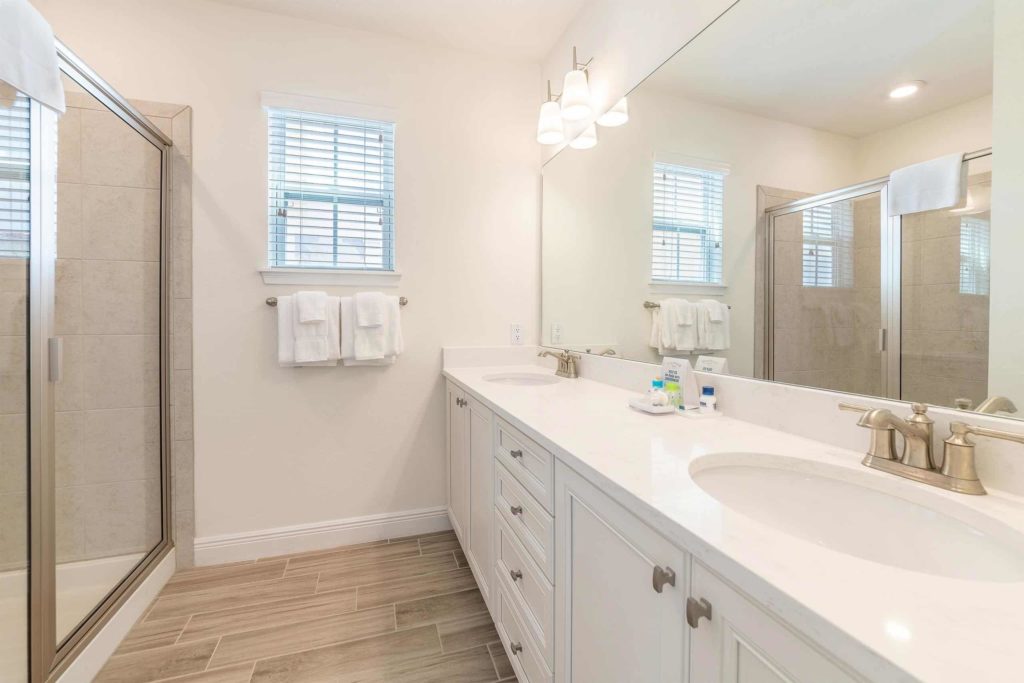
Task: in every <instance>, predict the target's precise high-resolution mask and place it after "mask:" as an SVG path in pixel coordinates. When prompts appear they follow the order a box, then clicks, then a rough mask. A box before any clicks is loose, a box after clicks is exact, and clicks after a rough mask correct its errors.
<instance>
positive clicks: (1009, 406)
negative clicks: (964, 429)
mask: <svg viewBox="0 0 1024 683" xmlns="http://www.w3.org/2000/svg"><path fill="white" fill-rule="evenodd" d="M974 410H975V411H976V412H979V413H988V414H990V415H994V414H995V413H1000V412H1001V413H1016V412H1017V406H1015V405H1014V404H1013V401H1011V400H1010V399H1008V398H1007V397H1005V396H992V397H991V398H987V399H985V400H984V401H982V402H981V403H979V404H978V407H977V408H975V409H974Z"/></svg>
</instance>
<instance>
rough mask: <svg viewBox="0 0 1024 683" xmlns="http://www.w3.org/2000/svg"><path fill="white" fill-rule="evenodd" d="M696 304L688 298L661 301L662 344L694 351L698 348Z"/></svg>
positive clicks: (667, 346)
mask: <svg viewBox="0 0 1024 683" xmlns="http://www.w3.org/2000/svg"><path fill="white" fill-rule="evenodd" d="M696 309H697V307H696V305H694V304H691V303H690V302H689V301H687V300H686V299H664V300H663V301H662V302H661V345H662V347H663V348H665V349H673V350H676V351H693V350H694V349H696V348H697V345H698V342H699V337H698V332H697V325H696V324H695V323H696V322H697V314H696Z"/></svg>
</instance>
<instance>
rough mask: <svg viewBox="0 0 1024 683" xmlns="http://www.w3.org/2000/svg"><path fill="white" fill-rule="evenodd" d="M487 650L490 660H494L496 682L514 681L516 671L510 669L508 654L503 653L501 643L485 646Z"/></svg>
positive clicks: (503, 648) (503, 649) (510, 663)
mask: <svg viewBox="0 0 1024 683" xmlns="http://www.w3.org/2000/svg"><path fill="white" fill-rule="evenodd" d="M487 649H488V650H490V651H491V659H493V660H494V668H495V669H496V670H497V672H498V680H501V681H504V680H506V679H511V680H515V678H516V670H515V669H513V668H512V662H510V661H509V659H508V654H507V653H506V652H505V647H504V646H503V645H502V644H501V642H497V643H491V644H489V645H488V646H487Z"/></svg>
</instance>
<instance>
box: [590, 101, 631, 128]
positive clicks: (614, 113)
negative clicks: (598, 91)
mask: <svg viewBox="0 0 1024 683" xmlns="http://www.w3.org/2000/svg"><path fill="white" fill-rule="evenodd" d="M627 121H629V104H628V103H627V102H626V98H625V97H623V98H622V99H621V100H619V101H618V102H616V103H615V106H614V107H612V108H611V109H609V110H608V111H606V112H605V113H603V114H601V115H600V116H598V117H597V123H598V125H600V126H605V127H606V128H614V127H615V126H621V125H622V124H624V123H626V122H627Z"/></svg>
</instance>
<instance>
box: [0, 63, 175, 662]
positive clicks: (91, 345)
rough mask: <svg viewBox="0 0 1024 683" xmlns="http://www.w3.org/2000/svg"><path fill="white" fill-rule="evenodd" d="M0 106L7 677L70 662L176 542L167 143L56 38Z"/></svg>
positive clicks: (1, 638) (0, 573) (0, 556)
mask: <svg viewBox="0 0 1024 683" xmlns="http://www.w3.org/2000/svg"><path fill="white" fill-rule="evenodd" d="M58 54H59V58H60V68H61V71H62V77H63V82H64V88H65V94H66V98H67V105H68V106H67V111H66V113H65V114H63V115H61V116H58V115H57V114H55V113H54V112H52V111H51V110H49V109H47V108H45V107H43V106H42V105H40V104H38V103H36V102H34V101H31V100H29V99H27V98H25V97H24V96H22V95H19V96H18V98H17V100H16V101H15V102H14V103H13V106H6V104H4V103H0V303H2V306H3V329H2V330H0V363H2V367H0V680H3V681H29V680H31V681H33V682H35V681H44V680H47V679H48V678H50V677H52V676H54V675H55V674H57V673H58V672H60V671H61V670H62V669H63V668H64V667H66V666H67V665H68V663H69V662H70V661H72V660H73V658H74V656H75V655H76V654H77V653H78V652H79V651H80V650H81V649H82V648H84V646H85V645H86V644H87V643H88V642H89V640H90V639H91V637H92V636H93V635H94V634H95V633H96V632H97V631H98V629H99V628H100V627H102V625H103V624H104V623H105V621H106V620H107V619H108V618H109V617H110V615H112V614H113V612H114V611H115V610H116V609H117V607H119V606H120V604H121V603H122V602H123V601H124V600H125V599H127V597H128V596H129V595H130V594H131V592H132V590H133V589H134V588H135V587H136V586H137V585H138V584H139V583H140V582H141V581H142V579H143V578H145V576H146V575H147V574H148V572H149V571H150V570H151V569H152V567H154V566H155V564H156V563H157V562H158V561H159V560H160V559H162V558H163V556H164V555H165V554H166V553H167V552H169V550H170V547H171V534H170V523H169V520H170V514H169V512H170V508H169V506H170V488H169V472H168V453H169V450H168V410H167V408H168V383H167V376H168V373H167V368H168V353H169V350H168V343H167V336H168V317H167V313H168V306H167V300H168V286H167V281H168V267H167V252H168V249H167V222H168V220H167V217H168V210H169V206H168V190H169V187H168V182H169V180H168V179H169V167H168V164H169V150H170V144H171V143H170V140H169V139H168V138H167V136H166V135H164V134H163V133H162V132H161V131H160V130H158V129H157V128H156V127H155V126H154V125H152V124H151V123H150V122H149V121H148V120H147V119H146V118H145V117H143V116H142V115H141V114H139V113H138V112H137V111H136V110H135V109H134V108H133V107H132V106H131V105H129V104H128V103H127V102H126V101H125V100H124V99H122V98H121V97H120V96H119V95H118V94H117V93H116V92H114V91H113V90H112V89H111V88H110V87H109V86H108V85H107V84H106V83H105V82H104V81H103V80H102V79H101V78H100V77H99V76H97V75H96V74H95V73H94V72H92V71H91V70H90V69H89V68H88V67H87V66H85V65H84V64H83V63H82V62H81V61H80V60H78V59H77V58H76V57H75V56H74V55H73V54H72V53H71V52H70V51H68V50H67V49H66V48H64V47H63V46H59V48H58Z"/></svg>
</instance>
